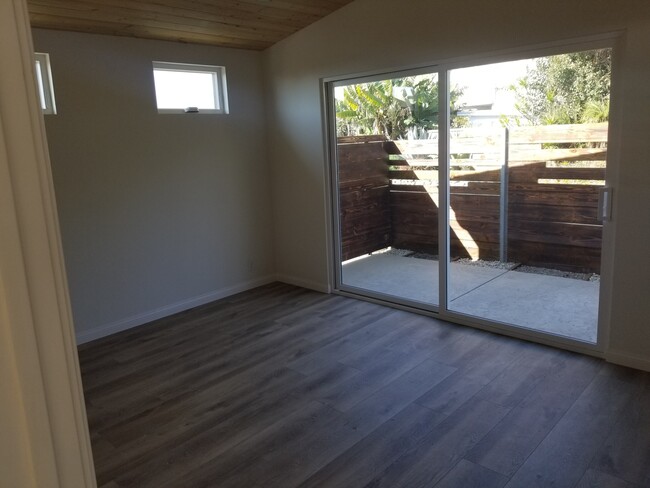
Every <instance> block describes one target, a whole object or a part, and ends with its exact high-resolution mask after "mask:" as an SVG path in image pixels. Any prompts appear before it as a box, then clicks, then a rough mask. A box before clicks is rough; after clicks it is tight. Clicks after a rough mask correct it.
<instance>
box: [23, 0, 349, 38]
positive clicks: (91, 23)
mask: <svg viewBox="0 0 650 488" xmlns="http://www.w3.org/2000/svg"><path fill="white" fill-rule="evenodd" d="M352 1H353V0H27V4H28V7H29V13H30V19H31V24H32V27H40V28H44V29H56V30H67V31H76V32H89V33H93V34H108V35H115V36H128V37H140V38H146V39H159V40H165V41H178V42H188V43H198V44H210V45H214V46H223V47H234V48H242V49H253V50H263V49H266V48H267V47H269V46H271V45H273V44H275V43H276V42H278V41H280V40H282V39H284V38H285V37H288V36H290V35H291V34H293V33H294V32H296V31H299V30H300V29H302V28H304V27H306V26H308V25H309V24H312V23H313V22H316V21H317V20H319V19H321V18H322V17H325V16H326V15H329V14H330V13H332V12H333V11H335V10H337V9H339V8H340V7H343V6H344V5H347V4H348V3H351V2H352Z"/></svg>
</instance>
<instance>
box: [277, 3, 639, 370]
mask: <svg viewBox="0 0 650 488" xmlns="http://www.w3.org/2000/svg"><path fill="white" fill-rule="evenodd" d="M615 30H624V31H625V36H624V39H623V49H622V52H621V53H620V57H619V62H620V64H619V69H618V70H617V74H618V75H619V78H618V80H617V81H619V82H620V83H619V86H618V92H617V94H618V95H619V96H618V97H617V98H616V99H615V102H614V104H615V103H616V102H618V103H619V106H618V109H619V110H621V111H622V113H623V114H624V116H623V117H622V121H623V122H622V125H621V127H620V132H621V139H620V141H621V142H622V146H621V148H620V155H619V159H620V174H619V175H618V178H619V185H618V187H617V188H616V192H615V206H616V207H615V223H614V225H615V226H616V232H615V234H616V239H615V256H614V276H613V281H612V285H613V292H612V308H611V324H612V332H611V344H610V347H609V349H608V351H607V352H608V357H609V358H610V359H612V360H616V361H621V362H626V363H627V364H632V365H635V366H638V367H645V368H648V369H650V325H649V323H650V321H649V319H648V318H649V317H650V300H648V298H647V297H648V293H649V292H650V251H649V249H650V197H649V196H648V195H650V192H649V191H648V189H650V157H649V155H650V138H649V137H647V134H648V133H650V105H649V104H648V103H647V100H648V93H647V89H648V86H650V63H648V59H650V2H647V1H645V0H630V1H624V2H621V1H620V0H597V1H591V2H586V1H572V2H567V1H565V0H528V1H525V2H522V1H513V0H493V1H490V2H478V1H472V0H460V1H456V2H434V1H430V0H411V1H407V2H398V1H396V0H357V1H356V2H353V3H352V4H350V5H348V6H347V7H344V8H343V9H341V10H339V11H337V12H335V13H334V14H332V15H331V16H329V17H327V18H325V19H323V20H321V21H320V22H318V23H316V24H313V25H312V26H310V27H308V28H307V29H304V30H302V31H300V32H299V33H297V34H295V35H293V36H291V37H290V38H288V39H286V40H284V41H282V42H280V43H278V44H276V45H275V46H273V47H272V48H270V49H269V50H267V52H266V53H265V61H266V66H267V74H268V87H267V89H268V97H269V102H270V103H269V112H268V120H269V149H270V151H271V153H270V154H271V165H272V170H273V198H274V211H275V215H274V224H275V247H276V267H277V272H278V274H279V275H282V276H288V277H292V279H293V280H294V281H302V282H305V283H317V284H320V285H321V286H325V285H326V283H327V280H328V266H329V265H328V263H327V259H326V256H327V254H326V245H327V236H326V223H327V222H326V203H325V202H326V185H325V160H324V147H323V137H322V131H323V127H322V115H321V105H320V103H321V102H320V87H319V78H321V77H328V76H335V75H341V74H353V73H360V72H364V71H371V70H381V69H387V68H399V67H403V66H410V65H415V64H423V63H426V62H435V61H442V60H446V59H450V58H456V57H459V56H468V55H475V54H477V53H488V52H493V51H498V50H503V49H512V48H517V47H521V46H526V45H533V44H538V43H546V42H554V41H557V40H561V39H571V38H576V37H580V36H589V35H596V34H601V33H607V32H611V31H615ZM612 152H616V149H615V144H614V147H613V149H612ZM288 175H291V176H290V177H289V176H288Z"/></svg>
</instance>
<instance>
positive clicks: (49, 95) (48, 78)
mask: <svg viewBox="0 0 650 488" xmlns="http://www.w3.org/2000/svg"><path fill="white" fill-rule="evenodd" d="M34 65H35V68H36V86H37V88H38V97H39V100H40V102H41V110H43V113H44V114H55V113H56V103H55V102H54V85H53V84H52V70H51V69H50V55H49V54H47V53H34Z"/></svg>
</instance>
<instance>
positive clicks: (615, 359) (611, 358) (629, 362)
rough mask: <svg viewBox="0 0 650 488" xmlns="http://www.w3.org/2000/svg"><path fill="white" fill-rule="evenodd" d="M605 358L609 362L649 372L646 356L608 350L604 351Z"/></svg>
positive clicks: (648, 361)
mask: <svg viewBox="0 0 650 488" xmlns="http://www.w3.org/2000/svg"><path fill="white" fill-rule="evenodd" d="M605 359H606V360H607V362H609V363H614V364H619V365H621V366H627V367H628V368H634V369H640V370H642V371H648V372H650V359H649V358H647V357H641V356H635V355H633V354H628V353H624V352H619V351H608V352H606V353H605Z"/></svg>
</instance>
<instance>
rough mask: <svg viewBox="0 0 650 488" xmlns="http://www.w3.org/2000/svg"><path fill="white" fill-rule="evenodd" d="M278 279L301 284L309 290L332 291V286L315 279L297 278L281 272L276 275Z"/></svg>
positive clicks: (291, 283)
mask: <svg viewBox="0 0 650 488" xmlns="http://www.w3.org/2000/svg"><path fill="white" fill-rule="evenodd" d="M275 279H276V281H281V282H282V283H287V284H289V285H295V286H299V287H301V288H307V289H309V290H315V291H319V292H321V293H331V292H332V290H330V287H329V286H328V285H326V284H325V285H324V284H323V283H317V282H315V281H310V280H303V279H301V278H296V277H295V276H289V275H283V274H279V275H276V276H275Z"/></svg>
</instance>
